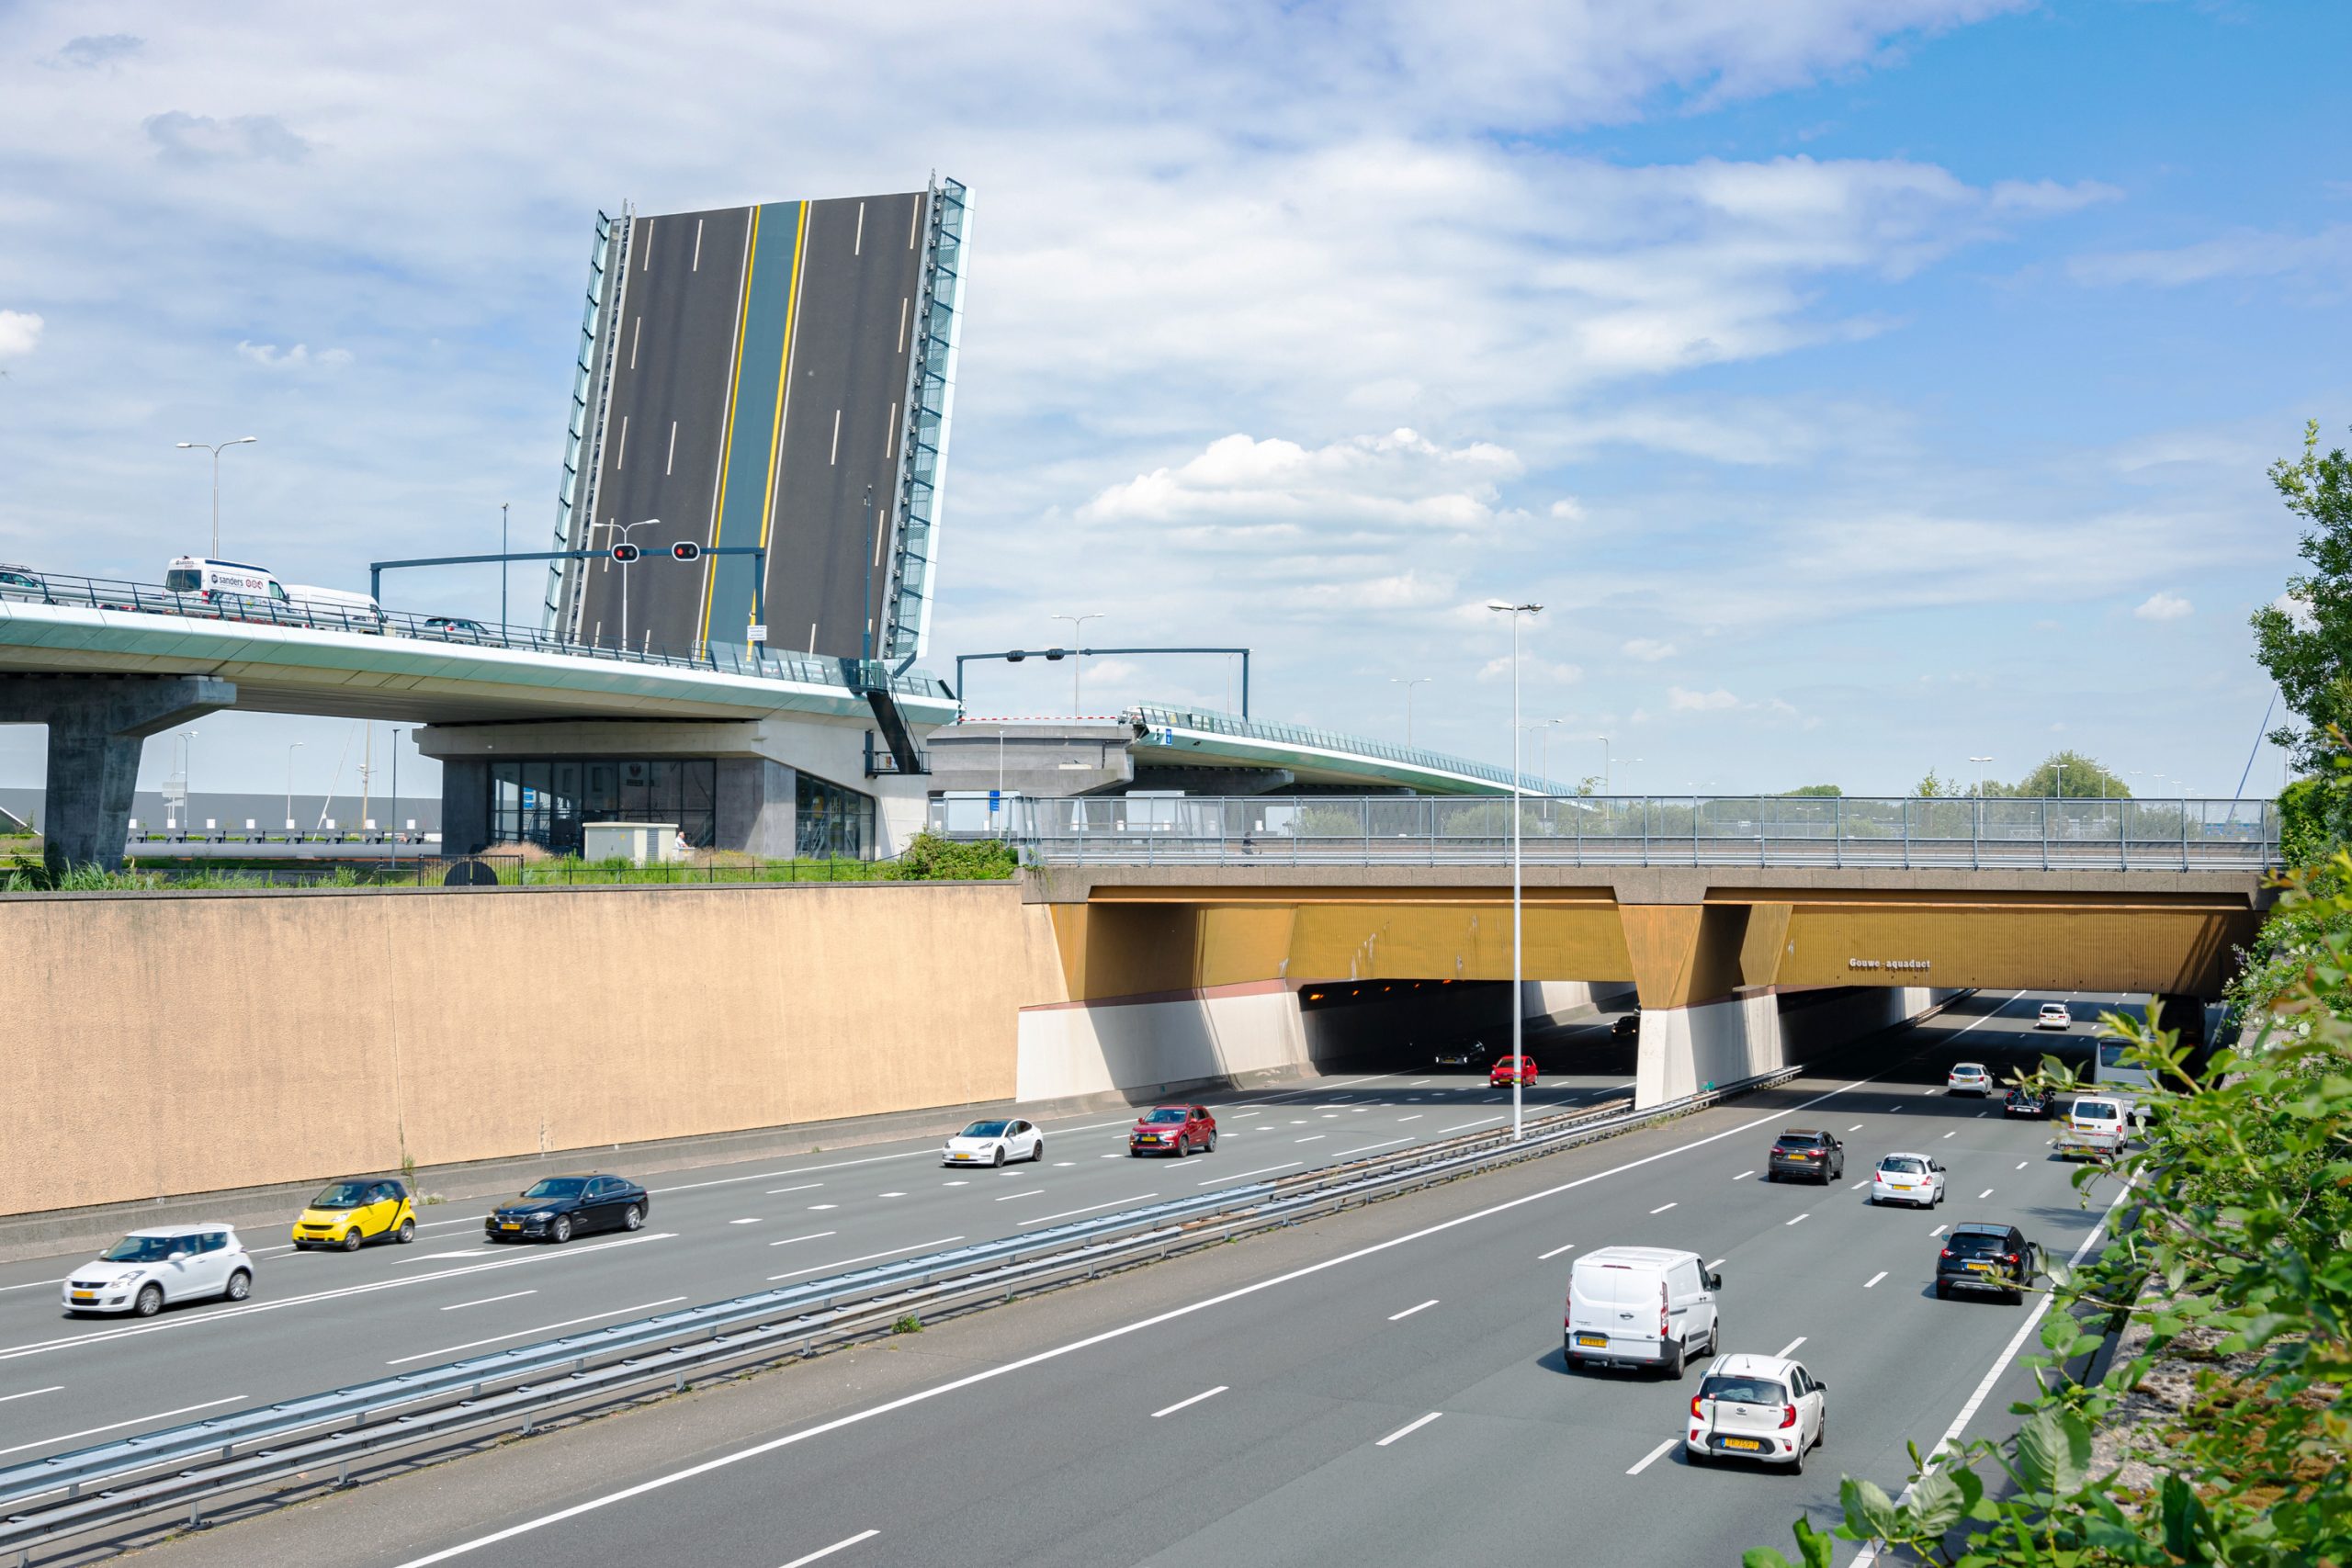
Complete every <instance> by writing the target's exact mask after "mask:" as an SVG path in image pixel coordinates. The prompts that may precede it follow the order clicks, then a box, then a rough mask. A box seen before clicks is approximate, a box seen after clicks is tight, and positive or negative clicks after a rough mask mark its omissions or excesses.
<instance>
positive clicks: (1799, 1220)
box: [1789, 1213, 1813, 1225]
mask: <svg viewBox="0 0 2352 1568" xmlns="http://www.w3.org/2000/svg"><path fill="white" fill-rule="evenodd" d="M1811 1218H1813V1215H1812V1214H1811V1213H1803V1214H1799V1215H1798V1216H1797V1217H1796V1218H1795V1219H1793V1220H1791V1221H1790V1222H1789V1224H1792V1225H1801V1224H1804V1223H1805V1221H1807V1220H1809V1219H1811Z"/></svg>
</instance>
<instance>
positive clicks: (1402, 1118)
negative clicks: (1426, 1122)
mask: <svg viewBox="0 0 2352 1568" xmlns="http://www.w3.org/2000/svg"><path fill="white" fill-rule="evenodd" d="M1428 1114H1429V1112H1428V1111H1414V1112H1413V1113H1412V1114H1411V1115H1410V1116H1399V1117H1398V1118H1397V1121H1399V1122H1418V1121H1419V1120H1420V1119H1421V1118H1422V1117H1424V1116H1427V1115H1428Z"/></svg>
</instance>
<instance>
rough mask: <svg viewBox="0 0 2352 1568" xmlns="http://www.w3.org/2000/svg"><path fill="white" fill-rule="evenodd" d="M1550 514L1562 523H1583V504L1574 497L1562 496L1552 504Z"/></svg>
mask: <svg viewBox="0 0 2352 1568" xmlns="http://www.w3.org/2000/svg"><path fill="white" fill-rule="evenodd" d="M1551 513H1552V515H1553V516H1555V517H1556V518H1558V519H1559V520H1560V521H1561V522H1563V523H1581V522H1583V521H1584V502H1580V501H1578V500H1577V498H1576V497H1575V496H1572V495H1564V496H1562V497H1561V498H1560V499H1559V500H1557V501H1555V502H1553V503H1552V506H1551Z"/></svg>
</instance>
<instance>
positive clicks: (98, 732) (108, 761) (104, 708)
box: [0, 675, 237, 874]
mask: <svg viewBox="0 0 2352 1568" xmlns="http://www.w3.org/2000/svg"><path fill="white" fill-rule="evenodd" d="M236 700H237V688H236V686H235V684H234V683H233V682H228V681H223V680H220V678H218V677H217V676H212V675H7V676H0V724H43V725H47V726H48V727H49V791H48V806H47V810H46V815H45V818H44V819H43V821H42V823H41V839H42V853H41V858H42V859H43V860H44V861H45V862H47V863H48V865H49V869H50V870H51V872H54V873H60V874H62V873H63V872H65V871H67V870H69V869H71V868H72V867H74V866H77V865H97V866H101V867H103V868H105V869H106V870H108V871H114V870H118V869H119V868H120V867H121V865H122V850H123V844H124V841H125V840H127V839H128V838H129V837H130V800H131V794H132V792H133V791H134V790H135V789H136V788H137V786H138V783H139V753H140V750H141V747H142V746H143V745H144V743H145V741H146V739H147V737H149V736H151V735H155V734H160V733H161V732H162V731H164V730H166V729H169V728H172V727H173V726H174V725H177V724H186V723H187V721H188V720H190V719H193V718H198V717H201V716H204V715H205V714H208V713H211V712H212V711H214V710H215V709H217V708H224V707H229V706H232V705H234V704H235V702H236Z"/></svg>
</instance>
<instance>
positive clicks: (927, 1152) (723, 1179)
mask: <svg viewBox="0 0 2352 1568" xmlns="http://www.w3.org/2000/svg"><path fill="white" fill-rule="evenodd" d="M1074 1130H1077V1129H1074ZM938 1157H939V1150H938V1149H937V1148H936V1147H935V1146H931V1147H924V1148H920V1149H901V1150H899V1152H898V1153H897V1154H894V1155H868V1156H865V1158H864V1159H837V1160H832V1161H830V1162H828V1163H826V1164H824V1165H804V1166H799V1167H797V1168H794V1169H791V1170H755V1171H752V1173H751V1174H750V1175H748V1176H715V1177H713V1178H711V1179H709V1180H708V1181H682V1182H680V1183H679V1184H678V1185H677V1186H675V1187H649V1188H647V1189H646V1190H647V1191H648V1192H695V1191H699V1190H702V1189H703V1188H705V1187H732V1186H734V1185H736V1184H737V1183H738V1182H743V1181H774V1180H775V1179H776V1178H777V1177H779V1176H807V1175H808V1174H809V1173H810V1172H811V1171H818V1170H847V1169H848V1168H850V1167H852V1166H855V1165H880V1164H881V1163H882V1162H883V1161H885V1160H893V1159H923V1158H927V1159H937V1158H938ZM819 1185H820V1186H821V1185H823V1184H822V1183H821V1182H820V1183H819Z"/></svg>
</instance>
